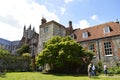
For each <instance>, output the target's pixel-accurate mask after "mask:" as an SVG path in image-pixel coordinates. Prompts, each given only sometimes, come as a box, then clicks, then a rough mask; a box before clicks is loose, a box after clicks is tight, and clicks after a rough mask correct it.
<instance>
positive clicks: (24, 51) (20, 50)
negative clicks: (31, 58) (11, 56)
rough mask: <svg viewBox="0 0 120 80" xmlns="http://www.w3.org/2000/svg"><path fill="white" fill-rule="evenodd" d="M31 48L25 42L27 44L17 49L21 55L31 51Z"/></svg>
mask: <svg viewBox="0 0 120 80" xmlns="http://www.w3.org/2000/svg"><path fill="white" fill-rule="evenodd" d="M29 50H30V48H29V46H28V45H27V44H25V45H23V46H22V47H21V48H19V49H18V50H17V53H18V54H19V55H22V54H24V53H29V52H30V51H29Z"/></svg>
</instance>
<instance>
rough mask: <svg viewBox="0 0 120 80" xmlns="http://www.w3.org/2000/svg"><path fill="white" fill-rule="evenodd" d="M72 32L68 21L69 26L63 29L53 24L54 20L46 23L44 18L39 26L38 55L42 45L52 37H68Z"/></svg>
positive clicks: (57, 24)
mask: <svg viewBox="0 0 120 80" xmlns="http://www.w3.org/2000/svg"><path fill="white" fill-rule="evenodd" d="M72 31H73V28H72V22H71V21H69V26H68V27H67V28H65V26H63V25H62V24H59V23H57V22H55V21H54V20H52V21H49V22H47V20H46V19H45V18H42V19H41V25H40V26H39V43H38V53H40V52H41V51H42V50H43V47H44V43H45V42H46V41H47V40H48V39H50V38H52V37H53V36H66V35H70V34H71V33H72Z"/></svg>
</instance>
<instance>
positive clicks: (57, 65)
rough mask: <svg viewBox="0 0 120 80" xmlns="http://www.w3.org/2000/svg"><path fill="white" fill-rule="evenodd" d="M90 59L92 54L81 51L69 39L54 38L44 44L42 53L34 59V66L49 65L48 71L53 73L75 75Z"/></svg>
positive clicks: (81, 49)
mask: <svg viewBox="0 0 120 80" xmlns="http://www.w3.org/2000/svg"><path fill="white" fill-rule="evenodd" d="M92 57H93V53H92V52H89V51H86V50H85V49H83V48H82V46H81V45H80V44H79V43H77V42H75V41H74V40H73V39H71V38H70V37H68V36H67V37H60V36H55V37H53V38H52V39H50V40H48V41H47V42H46V43H45V46H44V49H43V51H42V52H41V53H40V54H38V56H37V57H36V64H37V65H38V66H40V65H42V66H43V65H45V64H49V66H50V70H51V71H55V72H66V73H76V72H79V71H80V68H81V66H82V67H83V66H84V65H85V64H87V63H88V61H91V59H92Z"/></svg>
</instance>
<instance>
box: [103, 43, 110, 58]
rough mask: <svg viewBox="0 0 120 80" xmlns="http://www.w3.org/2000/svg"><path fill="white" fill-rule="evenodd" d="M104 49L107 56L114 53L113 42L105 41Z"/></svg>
mask: <svg viewBox="0 0 120 80" xmlns="http://www.w3.org/2000/svg"><path fill="white" fill-rule="evenodd" d="M104 49H105V55H106V56H109V55H112V46H111V42H109V41H107V42H104Z"/></svg>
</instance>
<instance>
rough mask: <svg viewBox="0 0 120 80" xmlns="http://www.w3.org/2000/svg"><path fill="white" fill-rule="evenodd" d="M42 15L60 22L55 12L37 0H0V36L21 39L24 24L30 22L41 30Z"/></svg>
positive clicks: (27, 24) (37, 29)
mask: <svg viewBox="0 0 120 80" xmlns="http://www.w3.org/2000/svg"><path fill="white" fill-rule="evenodd" d="M42 16H43V17H45V18H46V19H47V20H48V21H50V20H55V21H57V22H59V18H58V16H57V15H56V14H55V13H53V12H50V11H49V10H48V9H47V8H46V6H45V5H40V4H38V3H36V2H35V0H0V28H1V29H0V37H1V38H7V39H9V40H17V39H21V36H22V33H23V32H22V31H23V27H24V25H26V26H29V25H30V24H31V25H33V26H35V29H36V31H37V32H39V25H40V24H41V18H42ZM7 30H9V31H7ZM19 31H21V32H19ZM5 32H6V33H5ZM18 32H19V33H18ZM8 34H9V35H8ZM18 36H19V37H18Z"/></svg>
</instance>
